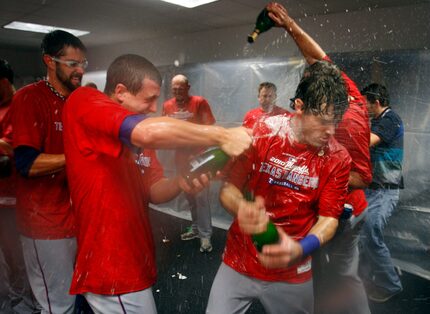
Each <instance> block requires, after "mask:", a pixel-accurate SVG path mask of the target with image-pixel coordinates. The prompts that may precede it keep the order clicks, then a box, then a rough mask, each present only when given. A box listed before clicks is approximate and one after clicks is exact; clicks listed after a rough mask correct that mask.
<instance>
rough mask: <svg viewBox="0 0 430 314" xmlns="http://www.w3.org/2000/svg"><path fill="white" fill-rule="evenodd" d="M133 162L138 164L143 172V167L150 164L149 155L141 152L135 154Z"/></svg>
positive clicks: (147, 166)
mask: <svg viewBox="0 0 430 314" xmlns="http://www.w3.org/2000/svg"><path fill="white" fill-rule="evenodd" d="M135 163H136V164H137V165H138V166H139V168H140V171H141V172H142V173H145V168H149V166H151V157H148V156H145V155H144V154H143V153H140V154H139V155H137V158H136V160H135Z"/></svg>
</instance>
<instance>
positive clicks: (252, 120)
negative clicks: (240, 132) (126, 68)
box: [242, 106, 288, 129]
mask: <svg viewBox="0 0 430 314" xmlns="http://www.w3.org/2000/svg"><path fill="white" fill-rule="evenodd" d="M283 113H288V110H286V109H284V108H282V107H279V106H274V107H273V109H272V110H271V111H270V112H265V111H264V110H263V109H262V108H261V107H259V108H255V109H251V110H249V111H248V112H247V113H246V114H245V116H244V117H243V123H242V125H243V126H244V127H246V128H250V129H252V128H253V127H254V125H255V124H256V123H257V122H258V121H260V120H262V119H264V118H266V117H271V116H276V115H278V114H283Z"/></svg>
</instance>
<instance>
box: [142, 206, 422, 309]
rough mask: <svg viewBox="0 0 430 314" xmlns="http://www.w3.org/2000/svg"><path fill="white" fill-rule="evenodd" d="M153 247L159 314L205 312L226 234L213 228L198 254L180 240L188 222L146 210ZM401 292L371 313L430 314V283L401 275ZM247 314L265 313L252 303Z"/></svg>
mask: <svg viewBox="0 0 430 314" xmlns="http://www.w3.org/2000/svg"><path fill="white" fill-rule="evenodd" d="M150 216H151V223H152V227H153V232H154V238H155V244H156V247H157V265H158V281H157V284H156V285H155V286H154V296H155V301H156V303H157V308H158V313H159V314H173V313H184V314H185V313H186V314H194V313H195V314H200V313H204V312H205V307H206V302H207V299H208V297H209V292H210V288H211V284H212V281H213V279H214V277H215V274H216V272H217V270H218V267H219V265H220V263H221V254H222V251H223V249H224V243H225V237H226V231H225V230H222V229H218V228H215V229H214V233H213V237H212V244H213V251H212V252H211V253H200V251H199V241H198V239H194V240H190V241H181V240H180V238H179V235H180V233H181V232H182V231H183V230H184V229H185V228H186V227H187V226H188V225H189V223H190V222H189V221H187V220H183V219H180V218H177V217H173V216H170V215H167V214H164V213H161V212H158V211H155V210H151V211H150ZM401 279H402V283H403V286H404V291H403V292H402V293H401V294H399V295H398V296H396V297H394V298H393V299H391V300H389V301H388V302H386V303H383V304H374V303H371V304H370V306H371V310H372V313H373V314H396V313H398V314H425V313H430V281H428V280H425V279H422V278H420V277H417V276H414V275H411V274H408V273H406V272H403V274H402V277H401ZM248 313H249V314H257V313H265V312H264V309H263V308H262V307H261V305H260V304H258V303H256V304H254V305H253V306H252V307H251V308H250V310H249V311H248Z"/></svg>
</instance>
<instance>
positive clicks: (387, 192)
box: [360, 83, 404, 302]
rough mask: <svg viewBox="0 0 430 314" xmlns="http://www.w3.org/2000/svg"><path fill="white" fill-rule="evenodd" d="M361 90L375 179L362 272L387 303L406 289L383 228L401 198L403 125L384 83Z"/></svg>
mask: <svg viewBox="0 0 430 314" xmlns="http://www.w3.org/2000/svg"><path fill="white" fill-rule="evenodd" d="M362 93H363V95H364V96H365V97H366V101H367V106H368V108H369V113H370V116H371V117H372V119H371V134H370V156H371V159H372V165H373V180H372V183H371V184H370V185H369V187H368V189H367V190H366V197H367V201H368V202H369V207H368V219H367V220H366V222H365V223H364V226H363V230H362V232H361V238H360V242H361V244H362V245H361V252H360V254H361V255H360V257H361V259H360V275H361V277H362V278H363V280H364V282H365V284H366V290H367V295H368V297H369V299H370V300H372V301H374V302H386V301H388V300H389V299H391V298H392V297H393V296H395V295H397V294H399V293H400V292H402V290H403V288H402V283H401V281H400V278H399V275H398V274H397V272H396V270H395V268H394V265H393V261H392V260H391V255H390V250H389V249H388V247H387V245H386V244H385V242H384V237H383V231H384V228H385V226H386V225H387V223H388V218H389V217H390V216H391V214H392V213H393V211H394V209H395V208H396V206H397V203H398V201H399V190H400V189H402V188H403V177H402V163H403V137H404V126H403V122H402V119H401V118H400V116H399V115H398V114H397V113H396V112H395V111H394V110H393V109H392V108H391V107H390V96H389V94H388V91H387V88H386V87H385V86H384V85H381V84H377V83H373V84H370V85H369V86H366V87H365V88H364V89H363V91H362Z"/></svg>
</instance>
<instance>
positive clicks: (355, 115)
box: [335, 103, 372, 184]
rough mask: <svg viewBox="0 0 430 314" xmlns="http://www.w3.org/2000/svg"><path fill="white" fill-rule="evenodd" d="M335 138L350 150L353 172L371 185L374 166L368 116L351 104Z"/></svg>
mask: <svg viewBox="0 0 430 314" xmlns="http://www.w3.org/2000/svg"><path fill="white" fill-rule="evenodd" d="M335 137H336V139H337V141H338V142H339V143H340V144H342V145H343V146H344V147H345V148H346V149H347V150H348V152H349V154H350V156H351V158H352V164H351V170H352V171H355V172H357V173H358V174H360V177H361V179H362V180H363V181H364V182H365V183H367V184H370V183H371V182H372V165H371V162H370V152H369V141H370V130H369V124H368V120H367V118H366V116H364V114H363V112H361V109H360V107H358V106H357V105H356V104H353V103H351V104H350V107H349V108H348V110H347V112H346V113H345V115H344V117H343V119H342V121H341V122H340V123H339V125H338V127H337V129H336V134H335Z"/></svg>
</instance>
